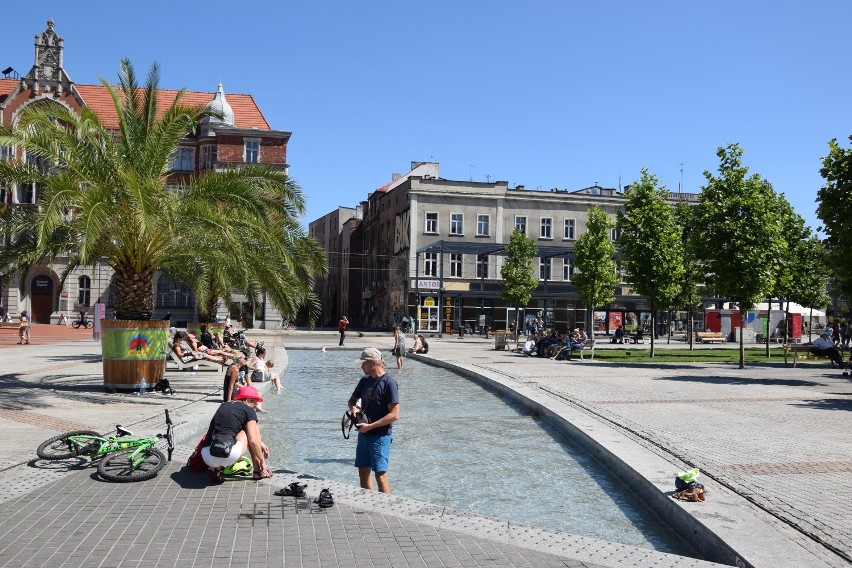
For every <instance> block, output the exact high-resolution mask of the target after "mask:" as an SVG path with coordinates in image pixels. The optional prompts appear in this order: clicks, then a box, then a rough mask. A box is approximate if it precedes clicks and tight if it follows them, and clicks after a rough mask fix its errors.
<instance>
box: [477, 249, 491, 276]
mask: <svg viewBox="0 0 852 568" xmlns="http://www.w3.org/2000/svg"><path fill="white" fill-rule="evenodd" d="M476 277H477V278H488V255H487V254H478V255H476Z"/></svg>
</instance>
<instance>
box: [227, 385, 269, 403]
mask: <svg viewBox="0 0 852 568" xmlns="http://www.w3.org/2000/svg"><path fill="white" fill-rule="evenodd" d="M246 398H253V399H255V400H257V401H258V402H263V397H262V396H260V393H259V392H257V389H256V388H254V387H240V390H238V391H237V394H236V396H234V400H244V399H246Z"/></svg>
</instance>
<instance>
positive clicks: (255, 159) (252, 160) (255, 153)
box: [243, 138, 260, 164]
mask: <svg viewBox="0 0 852 568" xmlns="http://www.w3.org/2000/svg"><path fill="white" fill-rule="evenodd" d="M243 161H244V162H245V163H247V164H257V163H260V140H259V139H257V138H246V139H245V155H244V156H243Z"/></svg>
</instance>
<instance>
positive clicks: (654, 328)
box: [651, 299, 657, 359]
mask: <svg viewBox="0 0 852 568" xmlns="http://www.w3.org/2000/svg"><path fill="white" fill-rule="evenodd" d="M655 310H656V308H655V306H654V300H653V299H652V300H651V359H653V358H654V336H655V335H656V334H657V312H656V311H655Z"/></svg>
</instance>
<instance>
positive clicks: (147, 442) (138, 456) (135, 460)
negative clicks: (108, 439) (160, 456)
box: [81, 409, 175, 469]
mask: <svg viewBox="0 0 852 568" xmlns="http://www.w3.org/2000/svg"><path fill="white" fill-rule="evenodd" d="M165 412H166V433H165V434H157V435H156V436H151V437H150V438H140V439H138V440H125V442H130V444H128V445H127V446H126V447H124V448H116V449H114V450H110V451H113V452H114V451H118V450H121V449H124V450H126V449H130V448H136V450H135V451H133V452H131V453H130V454H129V455H128V456H127V459H128V461H129V462H130V467H131V469H136V468H137V467H139V464H140V463H142V462H143V461H144V460H145V451H146V450H148V448H150V447H151V446H153V445H154V444H156V443H157V442H159V441H160V439H161V438H165V439H166V442H167V443H168V447H167V448H166V449H167V450H168V459H169V461H172V452H174V449H175V444H174V439H173V438H172V426H173V424H172V419H171V417H170V416H169V411H168V409H166V411H165ZM81 437H82V436H81ZM102 447H103V446H102ZM107 453H109V452H107Z"/></svg>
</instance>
